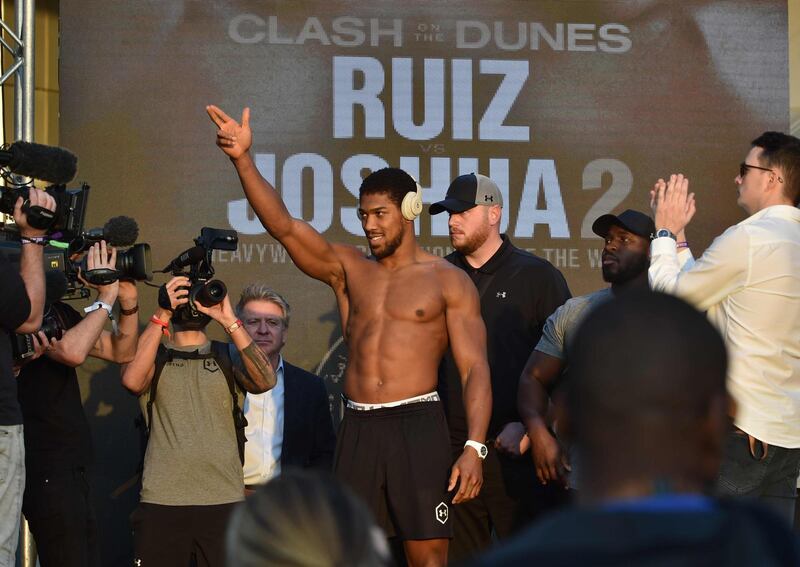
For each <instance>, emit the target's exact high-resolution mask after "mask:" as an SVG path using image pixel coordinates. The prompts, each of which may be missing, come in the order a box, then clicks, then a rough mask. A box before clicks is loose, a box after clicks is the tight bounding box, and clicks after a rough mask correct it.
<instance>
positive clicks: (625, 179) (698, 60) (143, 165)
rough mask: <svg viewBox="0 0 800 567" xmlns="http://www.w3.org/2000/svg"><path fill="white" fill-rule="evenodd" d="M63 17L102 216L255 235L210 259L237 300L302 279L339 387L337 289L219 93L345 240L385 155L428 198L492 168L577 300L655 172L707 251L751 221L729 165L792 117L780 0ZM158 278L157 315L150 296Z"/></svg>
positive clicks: (271, 162)
mask: <svg viewBox="0 0 800 567" xmlns="http://www.w3.org/2000/svg"><path fill="white" fill-rule="evenodd" d="M61 11H62V14H61V16H62V21H61V26H62V38H61V75H60V76H61V85H60V87H61V130H60V131H61V142H62V144H63V145H64V146H65V147H67V148H69V149H71V150H72V151H74V152H75V153H76V154H77V155H78V157H79V180H85V181H87V182H89V183H90V184H91V185H92V187H93V189H92V197H91V202H90V204H89V220H90V225H92V226H94V225H101V224H102V223H103V222H104V221H105V220H106V219H107V218H108V217H110V216H114V215H118V214H126V215H130V216H133V217H135V218H136V219H137V221H138V222H139V224H140V227H141V236H142V240H144V241H147V242H150V243H151V245H152V246H153V251H154V259H155V264H156V266H157V267H161V266H163V265H166V264H167V263H168V261H169V260H170V259H171V258H173V257H174V256H176V255H177V254H178V253H180V252H181V251H182V250H184V249H186V248H188V247H190V246H191V245H192V238H194V237H196V236H197V235H198V234H199V231H200V228H201V227H203V226H213V227H218V228H232V229H235V230H237V231H238V232H239V235H240V240H239V247H238V250H237V251H236V252H220V253H215V255H214V261H215V267H216V268H217V275H218V276H219V277H220V278H222V279H223V280H224V281H225V282H226V283H227V284H228V287H229V289H230V290H231V291H232V293H233V294H236V293H238V290H239V289H240V288H241V286H242V285H243V284H245V283H247V282H250V281H254V280H260V281H265V282H267V283H269V284H270V285H271V286H273V287H274V288H276V289H277V290H279V291H280V292H282V293H284V294H285V295H286V297H287V299H288V301H289V302H290V304H291V305H292V306H293V310H294V315H293V320H292V323H291V332H290V333H289V341H288V345H287V348H286V351H285V353H286V355H287V358H288V359H290V360H292V361H293V362H294V363H296V364H299V365H301V366H303V367H305V368H309V369H311V370H315V369H318V372H320V373H321V374H322V375H324V377H325V378H326V380H327V381H328V385H329V387H330V389H331V392H332V394H333V393H335V392H336V391H337V389H338V388H339V381H340V379H341V376H342V369H343V368H344V364H345V361H346V351H345V349H344V347H343V345H342V344H341V330H340V328H339V321H338V315H337V311H336V308H335V303H334V297H333V294H332V293H331V292H330V291H329V290H328V289H327V288H326V287H325V286H324V285H322V284H320V283H319V282H315V281H313V280H311V279H310V278H308V277H307V276H305V275H303V274H302V273H301V272H300V271H299V270H298V269H297V268H296V267H295V266H294V265H293V264H292V263H291V260H290V258H289V257H288V256H287V254H286V252H285V250H284V249H283V248H282V247H281V246H280V244H279V243H278V242H276V241H275V240H274V239H272V238H271V237H270V236H269V235H268V234H266V232H265V230H264V228H263V227H262V226H261V224H260V223H259V221H258V220H257V219H256V218H255V217H254V216H253V213H252V211H251V210H250V208H249V207H248V205H247V203H246V201H245V200H244V199H243V195H242V192H241V188H240V185H239V182H238V179H237V177H236V175H235V172H234V170H233V167H232V165H231V164H230V162H229V161H228V159H227V158H226V157H225V156H224V155H223V154H222V153H221V152H220V151H219V149H218V148H217V147H216V146H215V144H214V141H215V127H214V125H213V124H212V123H211V122H210V121H209V120H208V118H207V117H206V113H205V106H206V105H207V104H210V103H213V104H217V105H218V106H220V107H221V108H223V109H224V110H225V111H226V112H228V113H229V114H231V115H232V116H235V117H237V118H238V117H241V113H242V109H243V108H244V107H246V106H247V107H250V109H251V111H252V115H251V116H252V120H251V125H252V127H253V131H254V144H253V149H252V152H253V154H254V156H255V159H256V162H257V164H258V167H259V169H260V170H261V172H262V173H263V175H264V176H265V177H266V178H267V179H268V180H270V181H271V182H272V183H273V184H274V185H275V187H276V188H277V189H278V190H279V191H280V192H281V194H282V195H283V199H284V201H285V203H286V205H287V207H288V209H289V211H290V212H291V213H292V214H293V215H295V216H297V217H301V218H303V219H305V220H306V221H308V222H309V223H310V224H311V225H312V226H313V227H314V228H316V229H317V230H318V231H320V232H321V233H323V234H324V236H325V237H326V238H328V239H330V240H333V241H339V242H346V243H351V244H354V245H359V246H362V247H364V245H365V244H366V242H365V239H364V236H363V233H362V230H361V227H360V224H359V221H358V219H357V217H356V207H357V194H358V187H359V184H360V182H361V179H362V177H363V176H364V175H365V174H367V173H368V172H369V171H370V170H374V169H376V168H380V167H384V166H387V165H391V166H399V167H402V168H404V169H405V170H407V171H408V172H410V173H411V174H413V175H414V176H415V177H416V178H417V179H418V180H419V182H420V184H421V185H422V186H423V188H424V197H423V199H424V201H425V203H426V204H428V203H432V202H434V201H437V200H439V199H441V198H442V197H443V196H444V193H445V191H446V189H447V186H448V184H449V182H450V180H451V179H452V178H453V177H455V176H457V175H459V174H461V173H468V172H471V171H477V172H480V173H483V174H486V175H489V176H490V177H492V178H493V179H494V180H495V181H496V182H497V183H498V185H499V186H500V187H501V190H502V192H503V196H504V200H505V203H506V206H505V208H504V212H503V221H502V222H503V231H504V232H506V233H507V234H508V235H509V236H510V237H511V239H512V240H513V242H514V243H515V244H516V245H517V246H520V247H522V248H526V249H529V250H531V251H533V252H535V253H536V254H538V255H540V256H543V257H545V258H547V259H548V260H550V261H551V262H552V263H553V264H554V265H556V266H557V267H558V268H559V269H561V270H562V271H563V272H564V274H565V276H566V278H567V281H568V282H569V285H570V288H571V290H572V292H573V294H576V295H577V294H582V293H586V292H588V291H591V290H594V289H597V288H599V287H601V286H602V285H604V284H603V282H602V280H601V277H600V271H599V257H600V250H601V240H600V239H599V238H598V237H597V236H595V235H594V234H593V233H592V231H591V224H592V221H593V220H594V219H595V218H597V217H598V216H600V215H601V214H604V213H607V212H619V211H622V210H624V209H626V208H636V209H640V210H643V211H646V210H648V201H649V196H648V193H649V188H650V187H652V185H653V183H654V181H655V180H656V179H657V178H658V177H662V176H666V175H668V174H670V173H671V172H676V171H680V172H683V173H685V174H686V175H688V176H689V178H690V180H691V188H692V190H694V191H695V192H696V193H697V202H698V213H697V216H696V219H695V221H694V222H693V223H692V225H691V226H690V229H689V239H690V241H691V244H692V248H693V249H694V251H695V252H696V253H700V252H702V250H703V249H704V248H705V247H706V246H707V245H708V244H709V243H710V241H711V239H712V238H713V237H714V236H715V235H717V234H719V233H720V232H722V230H723V229H724V228H725V227H727V226H728V225H730V224H732V223H735V222H737V221H738V220H741V219H742V218H743V214H742V212H741V211H739V210H738V209H737V207H736V204H735V201H736V194H735V184H734V182H733V180H734V177H735V175H736V172H737V168H738V163H739V162H740V161H741V160H742V159H743V157H744V155H745V153H746V152H747V150H748V148H749V142H750V140H752V139H753V138H755V137H756V136H757V135H758V134H760V133H761V132H762V131H764V130H786V129H787V128H788V121H789V100H788V49H787V6H786V2H785V0H764V1H760V2H733V1H721V0H720V1H712V0H687V1H682V2H672V1H655V0H639V1H630V2H627V1H614V2H610V1H600V0H575V1H570V2H564V1H555V0H553V1H544V0H540V1H537V2H531V1H521V0H503V1H486V0H482V1H470V0H459V1H439V2H383V1H364V2H358V3H353V2H344V1H332V0H326V1H324V2H302V1H292V2H277V1H255V0H248V1H245V0H239V1H230V0H227V1H221V0H219V1H210V0H203V1H199V0H194V1H189V0H187V1H183V2H180V1H170V2H156V1H146V2H123V1H120V0H111V1H109V0H102V1H100V0H91V1H90V0H83V1H80V2H65V3H62V6H61ZM426 209H427V207H426ZM416 231H417V234H418V236H419V240H420V242H421V244H422V245H423V246H424V247H425V248H426V249H428V250H430V251H432V252H433V253H436V254H439V255H444V254H446V253H448V252H449V251H450V248H449V240H448V237H447V215H446V214H443V215H439V216H436V217H430V216H429V215H428V214H427V212H425V213H424V214H423V215H422V217H421V218H420V219H419V220H418V221H417V222H416ZM364 249H365V250H366V247H364ZM165 280H166V278H165V277H161V278H158V279H157V281H158V283H161V282H163V281H165ZM141 293H142V296H143V299H142V303H143V310H142V315H143V320H144V317H145V316H146V315H148V314H149V313H148V311H149V309H152V308H153V307H154V305H155V293H154V290H151V289H147V288H145V289H142V291H141ZM108 403H109V404H110V402H108ZM111 405H113V404H111ZM108 411H111V410H108Z"/></svg>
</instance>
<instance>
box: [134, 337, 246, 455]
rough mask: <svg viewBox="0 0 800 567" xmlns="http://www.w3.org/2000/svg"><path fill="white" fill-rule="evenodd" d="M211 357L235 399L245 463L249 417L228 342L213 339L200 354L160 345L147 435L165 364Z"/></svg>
mask: <svg viewBox="0 0 800 567" xmlns="http://www.w3.org/2000/svg"><path fill="white" fill-rule="evenodd" d="M209 358H213V359H214V360H215V361H216V363H217V366H219V368H220V370H222V374H223V376H225V381H226V382H227V384H228V391H229V392H230V395H231V400H232V401H233V404H232V414H233V425H234V428H235V430H236V444H237V445H238V449H239V459H240V460H241V461H242V465H244V444H245V442H246V441H247V438H246V437H245V434H244V428H245V427H246V426H247V419H246V418H245V416H244V411H243V410H242V408H241V407H240V406H239V396H238V395H237V385H236V378H235V376H234V372H233V360H231V355H230V351H229V350H228V344H227V343H223V342H220V341H211V350H210V352H208V353H207V354H200V353H199V352H197V351H192V352H184V351H179V350H172V349H168V348H167V347H165V346H164V345H163V344H161V345H158V351H157V352H156V360H155V366H156V368H155V373H154V374H153V379H152V380H151V381H150V391H149V394H148V398H147V422H146V423H145V424H144V426H145V433H146V434H147V437H149V436H150V424H151V423H152V422H153V404H154V403H155V400H156V391H157V389H158V379H159V377H160V376H161V372H162V370H163V369H164V366H165V365H166V364H167V363H168V362H172V361H173V360H175V359H183V360H206V359H209Z"/></svg>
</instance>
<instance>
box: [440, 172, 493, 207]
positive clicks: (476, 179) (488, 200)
mask: <svg viewBox="0 0 800 567" xmlns="http://www.w3.org/2000/svg"><path fill="white" fill-rule="evenodd" d="M476 205H485V206H487V207H490V206H492V205H497V206H498V207H500V208H502V207H503V195H502V194H501V193H500V189H499V188H498V187H497V184H496V183H495V182H494V181H492V180H491V179H489V178H488V177H486V176H485V175H481V174H480V173H467V174H466V175H459V176H458V177H456V178H455V179H454V180H453V182H452V183H451V184H450V187H448V188H447V195H445V197H444V200H442V201H439V202H438V203H434V204H432V205H431V206H430V209H428V210H429V211H430V213H431V214H432V215H438V214H439V213H441V212H443V211H448V212H449V213H463V212H464V211H467V210H469V209H471V208H472V207H474V206H476Z"/></svg>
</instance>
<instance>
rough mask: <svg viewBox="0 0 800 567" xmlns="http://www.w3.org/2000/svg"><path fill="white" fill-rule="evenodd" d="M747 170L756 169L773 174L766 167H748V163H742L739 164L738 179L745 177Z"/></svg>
mask: <svg viewBox="0 0 800 567" xmlns="http://www.w3.org/2000/svg"><path fill="white" fill-rule="evenodd" d="M748 169H758V170H761V171H769V172H770V173H775V172H774V171H773V170H771V169H769V168H768V167H759V166H757V165H750V164H749V163H745V162H742V163H740V164H739V177H744V176H745V175H747V170H748Z"/></svg>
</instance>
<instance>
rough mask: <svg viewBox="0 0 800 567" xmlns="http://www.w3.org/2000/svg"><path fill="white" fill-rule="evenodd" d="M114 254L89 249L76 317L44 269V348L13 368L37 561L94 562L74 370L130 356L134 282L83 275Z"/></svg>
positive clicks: (86, 456) (87, 439) (45, 566)
mask: <svg viewBox="0 0 800 567" xmlns="http://www.w3.org/2000/svg"><path fill="white" fill-rule="evenodd" d="M116 260H117V250H116V248H114V247H111V246H108V245H107V244H106V242H105V240H102V241H100V242H98V243H96V244H93V245H92V246H91V247H90V248H89V249H88V251H87V257H86V260H85V266H86V270H85V272H83V273H81V274H80V276H81V279H82V281H83V283H84V284H85V285H86V286H88V287H90V288H93V289H95V290H97V300H96V301H95V302H94V303H92V304H91V305H90V306H89V307H87V308H85V309H84V311H85V312H86V315H85V316H83V317H82V316H81V314H80V313H79V312H78V311H76V310H75V309H73V308H72V307H71V306H69V305H67V304H66V303H64V302H63V301H59V299H60V297H61V296H62V295H63V291H64V290H65V289H66V279H65V278H64V276H63V274H62V273H61V272H51V273H48V278H47V283H48V285H47V298H48V299H47V304H46V312H45V316H44V323H45V324H44V325H43V328H46V329H47V332H45V331H42V330H40V331H39V332H38V333H37V334H36V335H33V340H34V343H38V345H37V346H44V347H45V350H44V355H43V356H41V357H40V358H37V359H36V360H33V361H32V362H29V363H24V364H23V366H22V369H21V371H20V374H19V391H18V395H19V403H20V406H21V408H22V415H23V419H24V427H25V468H26V484H25V496H24V499H23V505H22V511H23V513H24V514H25V518H26V519H27V520H28V524H29V525H30V529H31V532H32V533H33V537H34V540H35V541H36V546H37V551H38V554H39V562H40V564H41V565H42V567H49V566H54V565H58V566H60V567H71V566H75V567H78V566H81V567H83V566H90V565H91V566H93V565H100V556H99V547H98V537H97V523H96V520H95V515H94V511H93V509H92V505H91V501H90V482H89V478H90V476H89V468H90V466H91V461H92V439H91V432H90V429H89V423H88V421H87V420H86V416H85V414H84V412H83V406H82V404H81V393H80V390H79V387H78V376H77V372H76V370H75V369H76V367H78V366H80V365H81V364H83V362H84V360H86V357H87V356H93V357H95V358H99V359H102V360H107V361H109V362H116V363H120V364H121V363H125V362H130V361H131V360H133V357H134V354H135V351H136V339H137V337H138V330H139V329H138V317H137V316H136V313H137V312H138V309H139V307H138V297H137V290H136V285H135V283H134V282H132V281H125V280H120V281H113V282H111V283H107V284H105V285H94V284H91V283H89V282H88V281H87V280H86V279H84V278H85V277H86V276H87V275H88V274H90V273H92V272H94V271H102V270H110V269H113V268H114V267H115V265H116ZM51 276H60V280H59V278H58V277H51ZM115 301H119V325H118V327H117V325H116V322H115V321H114V320H113V319H112V322H114V323H113V324H114V327H115V331H114V332H110V331H108V330H105V329H104V327H105V325H106V323H107V322H108V321H109V318H111V317H112V306H113V304H114V302H115ZM56 337H60V338H56ZM40 350H41V348H40V349H39V351H40Z"/></svg>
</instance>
